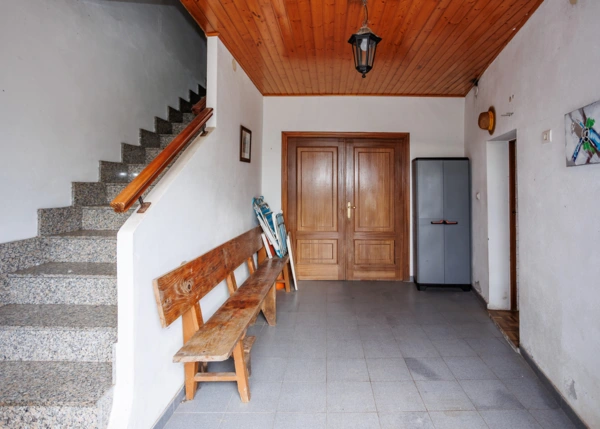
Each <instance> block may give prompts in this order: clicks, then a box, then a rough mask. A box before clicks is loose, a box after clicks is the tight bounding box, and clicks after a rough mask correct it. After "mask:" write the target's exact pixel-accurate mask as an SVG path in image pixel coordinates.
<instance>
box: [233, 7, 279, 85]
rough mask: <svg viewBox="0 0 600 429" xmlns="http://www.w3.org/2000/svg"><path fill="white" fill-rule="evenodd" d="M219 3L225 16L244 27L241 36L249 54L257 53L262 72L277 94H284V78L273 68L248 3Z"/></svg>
mask: <svg viewBox="0 0 600 429" xmlns="http://www.w3.org/2000/svg"><path fill="white" fill-rule="evenodd" d="M221 3H222V4H223V6H224V7H225V10H226V11H227V14H228V15H229V17H230V18H232V20H233V21H234V22H236V23H238V26H240V27H241V26H242V25H243V26H244V27H245V31H243V34H242V36H244V35H246V41H247V45H248V47H249V48H250V52H258V53H259V55H260V57H261V58H262V60H263V64H264V67H265V68H264V70H263V72H265V73H269V74H270V75H271V76H272V77H273V81H274V83H275V88H276V90H277V91H279V92H286V85H285V82H284V80H285V79H284V77H283V76H282V75H281V74H280V73H279V70H278V69H277V67H276V66H275V62H274V60H273V58H271V53H270V52H269V49H265V48H266V46H265V43H264V41H263V39H262V37H261V34H260V32H259V31H258V27H257V26H256V23H255V22H254V15H253V14H252V12H251V11H250V8H249V7H248V3H247V2H246V1H245V0H221Z"/></svg>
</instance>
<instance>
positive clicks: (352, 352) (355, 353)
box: [327, 340, 365, 359]
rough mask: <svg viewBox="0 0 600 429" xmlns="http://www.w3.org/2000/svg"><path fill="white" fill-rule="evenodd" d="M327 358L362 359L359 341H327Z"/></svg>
mask: <svg viewBox="0 0 600 429" xmlns="http://www.w3.org/2000/svg"><path fill="white" fill-rule="evenodd" d="M327 357H328V358H333V357H341V358H348V359H350V358H364V357H365V354H364V351H363V347H362V342H361V341H360V340H331V341H327Z"/></svg>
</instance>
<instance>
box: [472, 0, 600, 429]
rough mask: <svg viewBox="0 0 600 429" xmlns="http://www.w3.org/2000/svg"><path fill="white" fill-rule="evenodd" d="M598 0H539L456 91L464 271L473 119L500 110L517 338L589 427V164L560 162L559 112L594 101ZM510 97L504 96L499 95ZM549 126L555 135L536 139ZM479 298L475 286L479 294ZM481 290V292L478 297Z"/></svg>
mask: <svg viewBox="0 0 600 429" xmlns="http://www.w3.org/2000/svg"><path fill="white" fill-rule="evenodd" d="M598 16H600V2H598V1H596V0H580V1H579V2H578V3H577V5H571V4H570V2H569V1H567V0H549V1H545V2H544V3H542V5H541V6H540V8H539V9H538V10H537V11H536V12H535V14H534V15H533V16H532V17H531V18H530V20H529V21H528V22H527V23H526V25H525V26H524V27H523V28H522V29H521V30H520V31H519V33H518V34H517V35H516V36H515V38H514V39H513V40H512V41H511V42H510V43H509V45H508V46H507V47H506V48H505V49H504V51H503V52H502V53H501V54H500V56H499V57H498V58H497V59H496V60H495V61H494V63H493V64H492V65H491V66H490V67H489V68H488V70H487V71H486V72H485V74H484V75H483V76H482V78H481V80H480V91H479V96H478V97H477V98H475V96H474V91H471V93H470V94H469V96H468V97H467V99H466V113H465V142H466V143H465V148H466V154H467V156H469V157H471V158H472V160H473V163H472V164H473V185H474V186H473V192H474V193H475V192H478V191H479V192H481V193H482V199H481V201H477V200H475V199H474V200H473V212H474V219H473V222H474V225H473V226H474V228H473V229H474V237H473V245H474V261H473V269H474V280H479V281H480V282H481V285H482V289H483V291H484V292H485V287H484V284H485V283H487V282H488V279H489V273H488V272H487V264H485V263H483V260H484V258H487V237H488V231H487V215H486V213H487V197H486V195H485V190H486V176H487V172H486V143H485V142H486V141H487V140H489V135H488V134H487V133H486V132H485V131H481V130H479V129H478V128H477V116H478V114H479V113H480V112H482V111H485V110H487V108H488V107H489V106H490V105H494V106H495V107H496V111H497V112H498V113H499V114H504V113H506V112H509V111H510V112H514V115H513V116H511V117H502V116H500V117H499V118H498V126H497V129H496V135H498V136H499V135H501V134H503V133H506V132H508V131H511V130H515V129H516V131H517V134H518V140H517V175H518V178H517V182H518V195H517V198H518V202H519V210H518V224H519V241H518V269H519V305H520V312H521V313H520V318H521V344H522V347H523V348H524V349H525V350H527V351H528V352H529V354H530V355H531V356H532V357H533V359H534V360H535V361H536V362H537V363H538V365H539V366H540V368H541V369H542V370H543V371H544V373H545V374H546V375H547V376H548V377H549V378H550V379H551V380H552V382H553V383H554V384H555V385H556V387H557V388H558V389H559V390H560V392H561V393H562V395H563V396H564V397H565V398H566V399H567V401H568V402H569V404H570V405H571V406H572V407H573V408H574V409H575V410H576V411H577V412H578V413H579V414H580V416H581V417H582V418H583V419H584V420H585V421H586V422H587V424H588V425H589V426H590V427H600V408H598V403H599V401H600V371H599V370H598V368H599V366H598V356H600V341H599V338H600V311H598V308H600V287H599V286H600V264H598V257H599V255H600V251H599V247H598V243H600V227H599V224H598V222H597V221H595V220H594V219H597V218H598V213H600V198H598V195H600V165H592V166H584V167H571V168H567V167H566V166H565V137H564V136H565V129H564V115H565V113H567V112H570V111H572V110H575V109H577V108H579V107H583V106H585V105H587V104H589V103H592V102H594V101H597V100H599V99H600V79H598V69H599V68H600V55H598V46H600V33H599V32H598V31H597V19H598ZM513 94H514V96H515V98H514V100H513V101H512V102H511V103H509V96H511V95H513ZM550 128H551V129H552V130H553V133H554V141H553V142H552V143H550V144H547V145H543V144H542V132H543V131H544V130H546V129H550ZM484 295H485V293H484ZM486 298H487V297H486Z"/></svg>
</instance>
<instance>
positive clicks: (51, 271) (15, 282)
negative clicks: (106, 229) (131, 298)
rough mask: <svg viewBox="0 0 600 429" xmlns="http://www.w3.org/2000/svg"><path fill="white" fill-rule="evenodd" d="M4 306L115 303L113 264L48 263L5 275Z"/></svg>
mask: <svg viewBox="0 0 600 429" xmlns="http://www.w3.org/2000/svg"><path fill="white" fill-rule="evenodd" d="M7 280H8V281H7V288H6V290H5V291H4V292H3V293H2V299H1V301H0V302H2V303H4V304H78V305H116V304H117V264H111V263H93V262H48V263H45V264H41V265H37V266H34V267H31V268H27V269H24V270H21V271H16V272H14V273H10V274H8V275H7Z"/></svg>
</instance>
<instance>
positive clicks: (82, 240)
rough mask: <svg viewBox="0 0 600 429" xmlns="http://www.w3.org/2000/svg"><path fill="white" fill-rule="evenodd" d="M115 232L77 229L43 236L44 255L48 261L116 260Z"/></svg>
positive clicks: (114, 261) (112, 261)
mask: <svg viewBox="0 0 600 429" xmlns="http://www.w3.org/2000/svg"><path fill="white" fill-rule="evenodd" d="M117 232H118V231H116V230H113V231H101V230H79V231H72V232H65V233H63V234H57V235H49V236H45V237H43V238H42V239H41V240H42V246H43V252H44V257H45V259H46V260H47V261H50V262H111V263H116V262H117Z"/></svg>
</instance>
